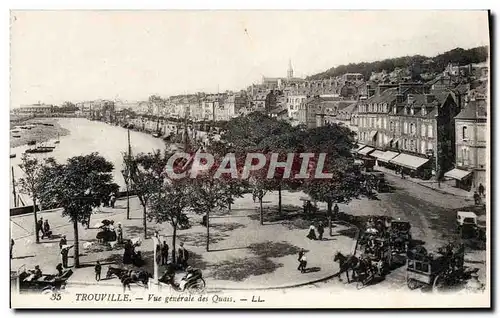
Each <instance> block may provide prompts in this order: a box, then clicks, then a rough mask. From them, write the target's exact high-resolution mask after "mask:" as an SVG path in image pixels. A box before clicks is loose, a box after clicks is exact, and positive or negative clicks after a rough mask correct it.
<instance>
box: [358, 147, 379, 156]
mask: <svg viewBox="0 0 500 318" xmlns="http://www.w3.org/2000/svg"><path fill="white" fill-rule="evenodd" d="M373 150H375V148H372V147H368V146H366V147H364V148H362V149H361V150H358V153H359V154H360V155H367V154H368V153H370V152H372V151H373Z"/></svg>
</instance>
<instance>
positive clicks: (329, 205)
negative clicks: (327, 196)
mask: <svg viewBox="0 0 500 318" xmlns="http://www.w3.org/2000/svg"><path fill="white" fill-rule="evenodd" d="M326 205H327V211H326V215H328V228H329V229H330V235H332V205H333V204H332V201H328V202H327V203H326Z"/></svg>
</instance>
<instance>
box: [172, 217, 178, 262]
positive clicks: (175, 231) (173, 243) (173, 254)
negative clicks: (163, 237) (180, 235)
mask: <svg viewBox="0 0 500 318" xmlns="http://www.w3.org/2000/svg"><path fill="white" fill-rule="evenodd" d="M172 227H173V228H174V231H173V233H172V264H175V239H176V237H177V223H176V224H172Z"/></svg>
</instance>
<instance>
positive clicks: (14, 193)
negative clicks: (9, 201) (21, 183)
mask: <svg viewBox="0 0 500 318" xmlns="http://www.w3.org/2000/svg"><path fill="white" fill-rule="evenodd" d="M11 170H12V194H13V195H14V207H15V208H17V195H16V181H15V180H16V179H15V178H14V167H13V166H11Z"/></svg>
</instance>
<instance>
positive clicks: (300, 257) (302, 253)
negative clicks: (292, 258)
mask: <svg viewBox="0 0 500 318" xmlns="http://www.w3.org/2000/svg"><path fill="white" fill-rule="evenodd" d="M305 253H306V251H305V250H304V249H301V250H300V251H299V257H298V258H297V261H298V262H299V266H298V267H297V270H298V271H300V269H301V266H300V265H301V260H302V256H304V254H305Z"/></svg>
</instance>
